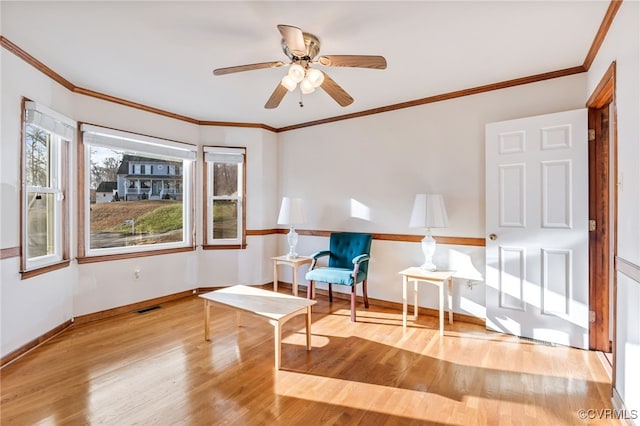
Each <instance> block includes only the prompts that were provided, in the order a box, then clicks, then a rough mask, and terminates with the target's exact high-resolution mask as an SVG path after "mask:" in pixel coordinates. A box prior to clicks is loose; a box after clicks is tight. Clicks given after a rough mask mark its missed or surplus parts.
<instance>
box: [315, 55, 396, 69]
mask: <svg viewBox="0 0 640 426" xmlns="http://www.w3.org/2000/svg"><path fill="white" fill-rule="evenodd" d="M318 62H320V64H321V65H324V66H327V67H356V68H374V69H378V70H383V69H385V68H387V60H386V59H385V58H384V56H378V55H324V56H320V58H318Z"/></svg>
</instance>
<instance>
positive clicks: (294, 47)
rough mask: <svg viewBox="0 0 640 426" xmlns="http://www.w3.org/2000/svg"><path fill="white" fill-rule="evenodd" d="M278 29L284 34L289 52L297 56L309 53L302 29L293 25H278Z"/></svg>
mask: <svg viewBox="0 0 640 426" xmlns="http://www.w3.org/2000/svg"><path fill="white" fill-rule="evenodd" d="M278 30H279V31H280V34H282V38H283V39H284V42H285V43H287V47H288V48H289V52H291V53H293V54H294V55H295V56H304V55H305V54H306V53H307V46H306V45H305V44H304V36H303V35H302V30H301V29H300V28H298V27H293V26H291V25H278Z"/></svg>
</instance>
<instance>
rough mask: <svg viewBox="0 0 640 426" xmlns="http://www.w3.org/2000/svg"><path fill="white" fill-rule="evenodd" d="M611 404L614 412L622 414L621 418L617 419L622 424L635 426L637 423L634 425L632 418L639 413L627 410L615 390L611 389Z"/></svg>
mask: <svg viewBox="0 0 640 426" xmlns="http://www.w3.org/2000/svg"><path fill="white" fill-rule="evenodd" d="M611 403H612V404H613V409H614V410H616V413H620V414H624V415H623V416H620V417H622V418H620V419H619V420H620V421H621V423H622V424H625V425H629V426H637V424H638V423H636V422H635V421H634V420H633V419H632V417H634V416H637V415H640V413H638V412H637V411H635V410H633V411H632V410H628V409H627V407H626V406H625V405H624V401H623V400H622V398H621V397H620V394H619V393H618V391H617V390H616V388H613V392H612V395H611Z"/></svg>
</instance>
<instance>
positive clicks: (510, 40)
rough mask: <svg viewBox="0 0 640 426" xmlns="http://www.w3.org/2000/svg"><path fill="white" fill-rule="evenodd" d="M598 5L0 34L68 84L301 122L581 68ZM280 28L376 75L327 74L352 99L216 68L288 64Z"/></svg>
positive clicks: (170, 105) (252, 9) (576, 2)
mask: <svg viewBox="0 0 640 426" xmlns="http://www.w3.org/2000/svg"><path fill="white" fill-rule="evenodd" d="M608 5H609V1H608V0H599V1H580V0H572V1H563V2H560V1H528V2H525V1H517V2H516V1H469V2H461V1H441V2H435V1H409V2H398V1H388V2H383V1H350V2H346V1H336V2H327V1H297V2H272V1H258V2H245V1H228V2H220V1H199V2H187V1H159V2H155V1H143V2H130V1H122V2H115V1H111V2H96V1H80V2H78V1H72V2H56V1H46V2H30V1H19V2H10V1H2V2H1V3H0V7H1V15H2V18H1V19H2V20H1V27H0V28H1V31H2V35H3V36H5V37H6V38H7V39H8V40H10V41H11V42H13V43H15V44H17V45H18V46H19V47H20V48H22V49H23V50H25V51H26V52H27V53H29V54H30V55H32V56H34V57H35V58H37V59H38V60H40V61H41V62H43V63H44V64H45V65H47V66H49V67H50V68H52V69H53V70H54V71H55V72H57V73H58V74H60V75H61V76H62V77H64V78H65V79H67V80H69V81H70V82H71V83H73V84H74V85H76V86H79V87H82V88H85V89H90V90H95V91H97V92H101V93H105V94H108V95H111V96H115V97H118V98H122V99H126V100H129V101H133V102H138V103H142V104H144V105H148V106H151V107H154V108H159V109H162V110H166V111H169V112H172V113H176V114H180V115H185V116H188V117H191V118H194V119H197V120H209V121H230V122H245V123H262V124H266V125H269V126H273V127H283V126H286V125H291V124H297V123H303V122H308V121H313V120H318V119H322V118H327V117H334V116H337V115H342V114H349V113H354V112H358V111H363V110H367V109H371V108H377V107H381V106H386V105H391V104H395V103H401V102H406V101H410V100H414V99H420V98H424V97H428V96H432V95H437V94H442V93H446V92H450V91H455V90H461V89H466V88H471V87H475V86H480V85H484V84H490V83H496V82H500V81H504V80H509V79H513V78H518V77H525V76H530V75H533V74H538V73H544V72H549V71H555V70H558V69H564V68H569V67H574V66H578V65H581V64H582V63H583V61H584V59H585V57H586V55H587V52H588V51H589V48H590V46H591V43H592V41H593V38H594V36H595V34H596V32H597V30H598V27H599V25H600V23H601V21H602V19H603V17H604V15H605V12H606V9H607V7H608ZM278 24H288V25H295V26H298V27H300V28H302V30H303V31H305V32H309V33H312V34H315V35H316V36H318V38H319V39H320V42H321V50H320V53H321V54H362V55H383V56H384V57H386V59H387V63H388V67H387V69H386V70H372V69H359V68H324V67H323V70H324V71H326V72H327V73H328V74H329V75H330V76H331V77H332V78H333V79H334V80H335V81H336V82H337V83H338V84H340V85H341V86H342V87H343V88H344V89H345V90H346V91H347V92H349V93H350V94H351V96H353V98H354V99H355V102H354V103H353V104H351V105H350V106H348V107H346V108H343V107H340V106H339V105H338V104H337V103H335V102H334V101H333V100H332V99H331V98H330V97H329V96H328V95H327V94H326V93H324V92H323V91H316V92H314V93H312V94H310V95H305V96H304V97H303V100H304V108H300V107H299V105H298V101H299V99H300V95H299V92H298V91H296V92H292V93H288V94H287V95H286V96H285V98H284V99H283V101H282V103H281V104H280V106H279V107H278V108H277V109H273V110H267V109H264V107H263V106H264V103H265V102H266V100H267V99H268V98H269V96H270V95H271V93H272V92H273V90H274V88H275V86H276V85H277V84H278V83H279V81H280V78H281V77H282V76H283V75H284V74H285V73H286V68H275V69H264V70H254V71H248V72H242V73H236V74H230V75H224V76H214V75H213V74H212V70H213V69H214V68H221V67H228V66H234V65H244V64H251V63H256V62H264V61H272V60H282V61H286V60H287V58H286V57H285V56H284V54H283V53H282V50H281V47H280V34H279V32H278V30H277V28H276V25H278Z"/></svg>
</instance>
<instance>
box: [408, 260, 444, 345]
mask: <svg viewBox="0 0 640 426" xmlns="http://www.w3.org/2000/svg"><path fill="white" fill-rule="evenodd" d="M454 273H455V271H426V270H424V269H420V268H418V267H411V268H407V269H405V270H403V271H400V272H399V274H400V275H402V328H403V329H406V328H407V283H408V282H409V280H411V281H413V290H414V292H413V293H414V299H413V319H414V320H417V319H418V282H419V281H421V282H425V283H429V284H433V285H435V286H437V287H438V306H439V310H440V315H439V317H440V335H441V336H443V335H444V285H445V282H446V283H447V287H448V292H447V296H448V297H447V302H448V305H449V324H452V323H453V308H452V305H453V303H452V297H451V290H452V288H451V287H452V286H453V274H454Z"/></svg>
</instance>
